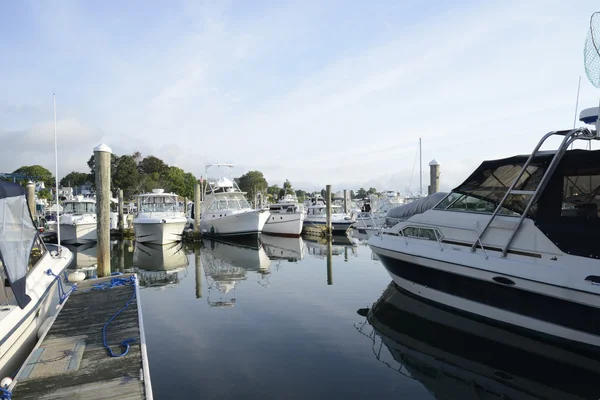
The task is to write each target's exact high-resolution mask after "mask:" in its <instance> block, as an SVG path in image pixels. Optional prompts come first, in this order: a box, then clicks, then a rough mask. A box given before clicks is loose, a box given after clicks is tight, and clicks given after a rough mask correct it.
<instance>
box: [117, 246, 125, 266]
mask: <svg viewBox="0 0 600 400" xmlns="http://www.w3.org/2000/svg"><path fill="white" fill-rule="evenodd" d="M118 246H119V271H120V272H125V241H123V240H119V242H118Z"/></svg>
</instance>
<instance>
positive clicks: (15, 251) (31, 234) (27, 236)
mask: <svg viewBox="0 0 600 400" xmlns="http://www.w3.org/2000/svg"><path fill="white" fill-rule="evenodd" d="M0 218H1V222H0V258H1V260H2V265H3V267H4V271H5V273H6V276H7V278H8V280H9V282H10V286H11V288H12V290H13V293H14V295H15V299H16V300H17V304H19V307H21V308H25V306H26V305H27V304H28V303H29V301H31V298H30V297H29V296H27V294H26V293H25V287H26V285H25V279H26V277H27V269H28V266H29V256H30V254H31V248H32V247H33V243H34V240H35V238H36V235H37V234H38V231H37V229H36V228H35V226H34V225H33V219H32V218H31V213H30V212H29V207H28V205H27V199H26V198H25V188H24V187H23V186H21V185H19V184H17V183H11V182H2V181H0Z"/></svg>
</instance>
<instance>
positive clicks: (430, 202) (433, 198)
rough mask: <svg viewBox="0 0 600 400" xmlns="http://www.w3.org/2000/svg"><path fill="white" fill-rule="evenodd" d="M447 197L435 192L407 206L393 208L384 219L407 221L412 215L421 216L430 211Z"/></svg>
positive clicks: (445, 194) (444, 194)
mask: <svg viewBox="0 0 600 400" xmlns="http://www.w3.org/2000/svg"><path fill="white" fill-rule="evenodd" d="M447 195H448V193H444V192H437V193H434V194H432V195H429V196H427V197H423V198H421V199H417V200H415V201H413V202H410V203H408V204H404V205H402V206H398V207H394V208H392V209H391V210H389V211H388V213H387V215H386V218H393V219H407V218H410V217H412V216H413V215H416V214H422V213H424V212H425V211H427V210H430V209H432V208H433V207H434V206H435V205H436V204H438V203H439V202H440V201H441V200H442V199H443V198H444V197H446V196H447Z"/></svg>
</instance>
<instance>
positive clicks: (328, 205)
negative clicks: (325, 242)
mask: <svg viewBox="0 0 600 400" xmlns="http://www.w3.org/2000/svg"><path fill="white" fill-rule="evenodd" d="M325 191H326V192H327V211H326V212H327V214H326V217H327V219H326V221H327V228H325V234H326V235H331V185H327V186H325Z"/></svg>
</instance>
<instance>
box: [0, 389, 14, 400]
mask: <svg viewBox="0 0 600 400" xmlns="http://www.w3.org/2000/svg"><path fill="white" fill-rule="evenodd" d="M11 399H12V392H11V391H10V390H8V389H6V388H2V387H0V400H11Z"/></svg>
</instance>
